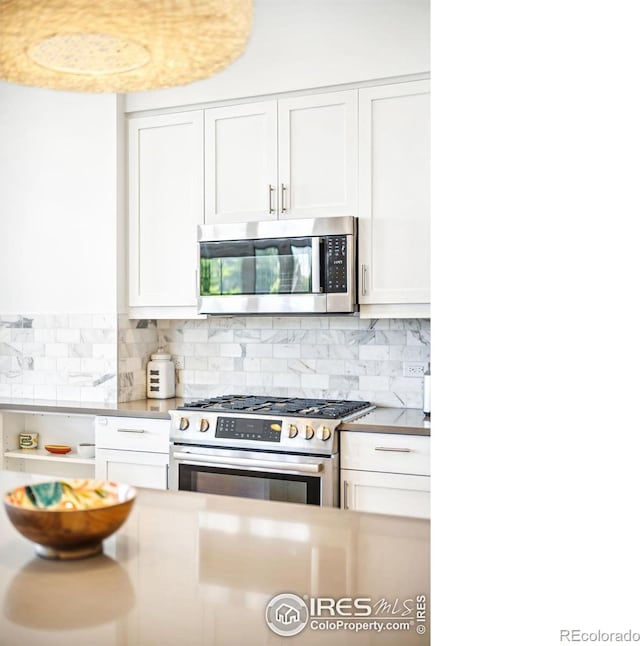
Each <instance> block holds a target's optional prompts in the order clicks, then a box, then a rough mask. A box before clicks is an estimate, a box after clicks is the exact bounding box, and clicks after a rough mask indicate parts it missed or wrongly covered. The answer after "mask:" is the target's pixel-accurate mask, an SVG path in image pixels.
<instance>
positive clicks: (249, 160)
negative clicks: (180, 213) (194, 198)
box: [205, 101, 278, 224]
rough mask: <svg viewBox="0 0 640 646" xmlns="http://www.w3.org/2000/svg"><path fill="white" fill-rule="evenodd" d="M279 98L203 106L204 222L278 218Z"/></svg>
mask: <svg viewBox="0 0 640 646" xmlns="http://www.w3.org/2000/svg"><path fill="white" fill-rule="evenodd" d="M277 146H278V138H277V110H276V102H275V101H267V102H264V103H250V104H248V105H236V106H230V107H224V108H212V109H210V110H205V220H206V223H207V224H215V223H217V222H250V221H254V220H269V219H276V217H277V190H276V189H277V183H278V176H277V173H278V169H277V158H276V157H277Z"/></svg>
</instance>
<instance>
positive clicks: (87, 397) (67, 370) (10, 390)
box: [0, 314, 118, 402]
mask: <svg viewBox="0 0 640 646" xmlns="http://www.w3.org/2000/svg"><path fill="white" fill-rule="evenodd" d="M117 351H118V347H117V317H116V316H115V315H110V314H68V315H67V314H54V315H42V314H33V315H31V314H21V315H11V316H8V315H1V314H0V396H2V397H26V398H36V399H51V400H55V399H57V400H74V401H86V402H115V401H116V398H117V385H116V381H117V366H118V363H117Z"/></svg>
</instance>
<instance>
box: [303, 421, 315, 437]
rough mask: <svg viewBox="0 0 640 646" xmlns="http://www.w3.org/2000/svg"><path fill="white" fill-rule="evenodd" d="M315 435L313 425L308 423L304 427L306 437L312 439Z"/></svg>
mask: <svg viewBox="0 0 640 646" xmlns="http://www.w3.org/2000/svg"><path fill="white" fill-rule="evenodd" d="M312 437H313V426H310V425H309V424H307V425H306V426H305V429H304V439H305V440H310V439H311V438H312Z"/></svg>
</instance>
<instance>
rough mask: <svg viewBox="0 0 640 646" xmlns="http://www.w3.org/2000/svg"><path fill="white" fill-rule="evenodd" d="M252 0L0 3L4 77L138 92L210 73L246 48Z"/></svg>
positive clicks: (67, 87) (18, 0) (68, 86)
mask: <svg viewBox="0 0 640 646" xmlns="http://www.w3.org/2000/svg"><path fill="white" fill-rule="evenodd" d="M252 17H253V6H252V0H147V1H145V0H113V1H107V0H0V79H3V80H5V81H10V82H12V83H20V84H22V85H34V86H38V87H46V88H52V89H57V90H73V91H79V92H136V91H139V90H149V89H155V88H163V87H171V86H175V85H184V84H185V83H191V82H192V81H197V80H199V79H204V78H207V77H209V76H212V75H213V74H215V73H216V72H218V71H220V70H222V69H223V68H225V67H226V66H227V65H229V64H230V63H231V62H232V61H234V60H235V59H236V58H237V57H238V56H240V54H242V52H243V51H244V48H245V46H246V43H247V40H248V38H249V33H250V31H251V22H252Z"/></svg>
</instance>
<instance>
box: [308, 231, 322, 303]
mask: <svg viewBox="0 0 640 646" xmlns="http://www.w3.org/2000/svg"><path fill="white" fill-rule="evenodd" d="M320 253H321V245H320V238H318V237H317V236H316V237H313V238H311V293H312V294H321V293H322V292H323V291H324V289H323V287H324V285H323V283H324V281H321V280H320V278H321V276H320V267H321V263H320Z"/></svg>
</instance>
